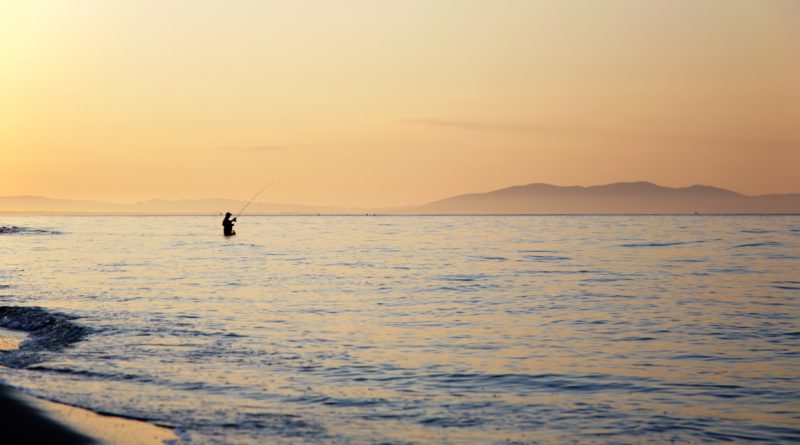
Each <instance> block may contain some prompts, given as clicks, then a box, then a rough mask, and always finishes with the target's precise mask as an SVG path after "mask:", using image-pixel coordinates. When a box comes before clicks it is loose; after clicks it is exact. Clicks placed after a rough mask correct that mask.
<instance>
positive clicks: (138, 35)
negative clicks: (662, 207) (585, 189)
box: [0, 0, 800, 207]
mask: <svg viewBox="0 0 800 445" xmlns="http://www.w3.org/2000/svg"><path fill="white" fill-rule="evenodd" d="M798 21H800V3H798V2H796V1H792V0H769V1H749V0H726V1H723V0H707V1H701V2H696V1H688V0H680V1H666V0H657V1H651V2H638V1H633V0H609V1H604V2H592V3H584V2H573V1H566V2H564V1H558V2H556V1H521V0H520V1H516V0H509V1H507V2H502V3H489V2H482V1H477V0H459V1H456V0H442V1H439V2H424V1H419V0H415V1H408V2H403V3H400V4H386V3H375V2H368V1H361V0H358V1H356V0H349V1H342V2H336V3H335V4H333V3H332V2H324V1H311V2H303V3H294V2H291V3H290V2H278V1H254V0H252V1H251V0H246V1H245V0H243V1H240V2H235V3H230V2H221V1H216V0H199V1H192V2H189V1H181V0H173V1H166V2H163V1H153V0H148V1H141V2H130V1H123V0H112V1H102V2H101V1H88V2H81V3H75V2H68V1H59V0H43V1H38V2H28V1H22V0H10V1H5V2H3V5H2V6H0V55H2V57H3V59H4V62H5V63H4V64H3V66H2V67H0V95H2V97H3V98H4V100H3V101H2V103H0V196H10V195H40V196H48V197H54V198H61V199H88V200H104V201H113V202H133V201H140V200H147V199H151V198H164V199H193V198H195V199H196V198H205V197H218V198H227V199H237V200H246V199H249V198H250V196H252V194H253V193H254V192H255V191H257V190H258V189H260V188H261V187H262V186H263V185H264V184H265V183H266V182H268V181H269V180H270V179H275V180H277V181H278V183H279V184H280V185H279V186H276V187H274V188H272V189H270V190H269V192H268V193H265V195H264V196H263V197H262V198H260V200H263V201H270V202H287V203H304V204H313V205H325V206H337V207H380V206H403V205H416V204H420V203H425V202H430V201H434V200H437V199H442V198H446V197H449V196H453V195H458V194H462V193H470V192H481V191H490V190H496V189H500V188H503V187H508V186H510V185H514V184H528V183H531V182H543V183H550V184H556V185H581V186H590V185H596V184H608V183H614V182H619V181H640V180H647V181H651V182H654V183H657V184H659V185H664V186H670V187H685V186H690V185H693V184H708V185H713V186H716V187H722V188H726V189H730V190H734V191H736V192H739V193H743V194H747V195H761V194H773V193H777V194H780V193H797V192H798V191H800V175H797V174H796V172H795V170H796V166H797V165H800V130H799V129H798V126H797V122H800V83H798V82H797V81H796V79H798V78H800V57H798V55H799V54H800V27H797V26H796V24H797V23H798Z"/></svg>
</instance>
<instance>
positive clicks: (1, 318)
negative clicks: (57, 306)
mask: <svg viewBox="0 0 800 445" xmlns="http://www.w3.org/2000/svg"><path fill="white" fill-rule="evenodd" d="M73 319H74V317H71V316H69V315H65V314H61V313H58V312H50V311H48V310H47V309H44V308H40V307H22V306H0V327H2V328H6V329H12V330H17V331H24V332H27V333H28V334H29V337H28V339H27V340H25V341H24V342H22V344H21V345H20V347H19V349H17V350H13V351H5V352H3V353H2V354H0V364H2V365H4V366H8V367H11V368H24V367H27V366H29V365H32V364H34V363H38V362H40V361H42V360H43V357H42V353H43V352H46V351H58V350H61V349H63V348H65V347H67V346H69V345H71V344H73V343H75V342H78V341H80V340H81V339H83V338H84V337H85V336H86V335H87V334H88V333H89V329H88V328H86V327H84V326H80V325H78V324H75V323H74V322H73V321H72V320H73Z"/></svg>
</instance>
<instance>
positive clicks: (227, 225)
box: [222, 212, 236, 236]
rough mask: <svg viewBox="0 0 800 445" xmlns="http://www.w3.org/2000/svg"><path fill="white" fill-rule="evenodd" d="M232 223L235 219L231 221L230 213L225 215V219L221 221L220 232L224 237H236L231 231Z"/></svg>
mask: <svg viewBox="0 0 800 445" xmlns="http://www.w3.org/2000/svg"><path fill="white" fill-rule="evenodd" d="M234 222H236V218H233V219H231V212H228V213H226V214H225V219H223V220H222V231H223V233H225V236H232V235H236V232H235V231H234V230H233V223H234Z"/></svg>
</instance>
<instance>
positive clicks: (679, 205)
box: [412, 182, 800, 214]
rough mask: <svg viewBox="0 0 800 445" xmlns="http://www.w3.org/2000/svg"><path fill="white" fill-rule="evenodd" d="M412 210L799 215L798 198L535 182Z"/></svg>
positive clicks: (693, 189)
mask: <svg viewBox="0 0 800 445" xmlns="http://www.w3.org/2000/svg"><path fill="white" fill-rule="evenodd" d="M412 211H413V212H415V213H442V214H454V213H469V214H472V213H476V214H487V213H490V214H544V213H576V214H611V213H694V212H699V213H800V194H787V195H762V196H746V195H742V194H739V193H736V192H732V191H730V190H725V189H721V188H717V187H711V186H706V185H693V186H691V187H681V188H671V187H662V186H659V185H656V184H653V183H650V182H618V183H614V184H607V185H597V186H591V187H579V186H565V187H562V186H555V185H550V184H541V183H537V184H528V185H521V186H515V187H508V188H504V189H500V190H495V191H492V192H488V193H472V194H466V195H459V196H454V197H451V198H447V199H443V200H439V201H435V202H431V203H429V204H426V205H423V206H420V207H417V208H415V209H412Z"/></svg>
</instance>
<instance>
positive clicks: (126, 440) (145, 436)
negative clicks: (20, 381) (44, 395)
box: [0, 387, 177, 445]
mask: <svg viewBox="0 0 800 445" xmlns="http://www.w3.org/2000/svg"><path fill="white" fill-rule="evenodd" d="M0 419H2V428H3V436H2V437H3V440H2V442H3V443H4V444H8V445H15V444H32V443H57V444H63V445H78V444H115V445H116V444H120V445H127V444H131V445H132V444H153V445H155V444H159V445H161V444H164V443H165V442H166V441H168V440H174V439H177V436H176V435H175V433H174V432H173V431H172V430H170V429H168V428H164V427H159V426H156V425H153V424H150V423H147V422H143V421H140V420H132V419H125V418H122V417H116V416H106V415H101V414H97V413H95V412H92V411H89V410H85V409H81V408H76V407H73V406H69V405H64V404H61V403H55V402H51V401H48V400H43V399H39V398H36V397H31V396H28V395H25V394H22V393H20V392H18V391H16V390H14V389H12V388H9V387H0Z"/></svg>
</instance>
